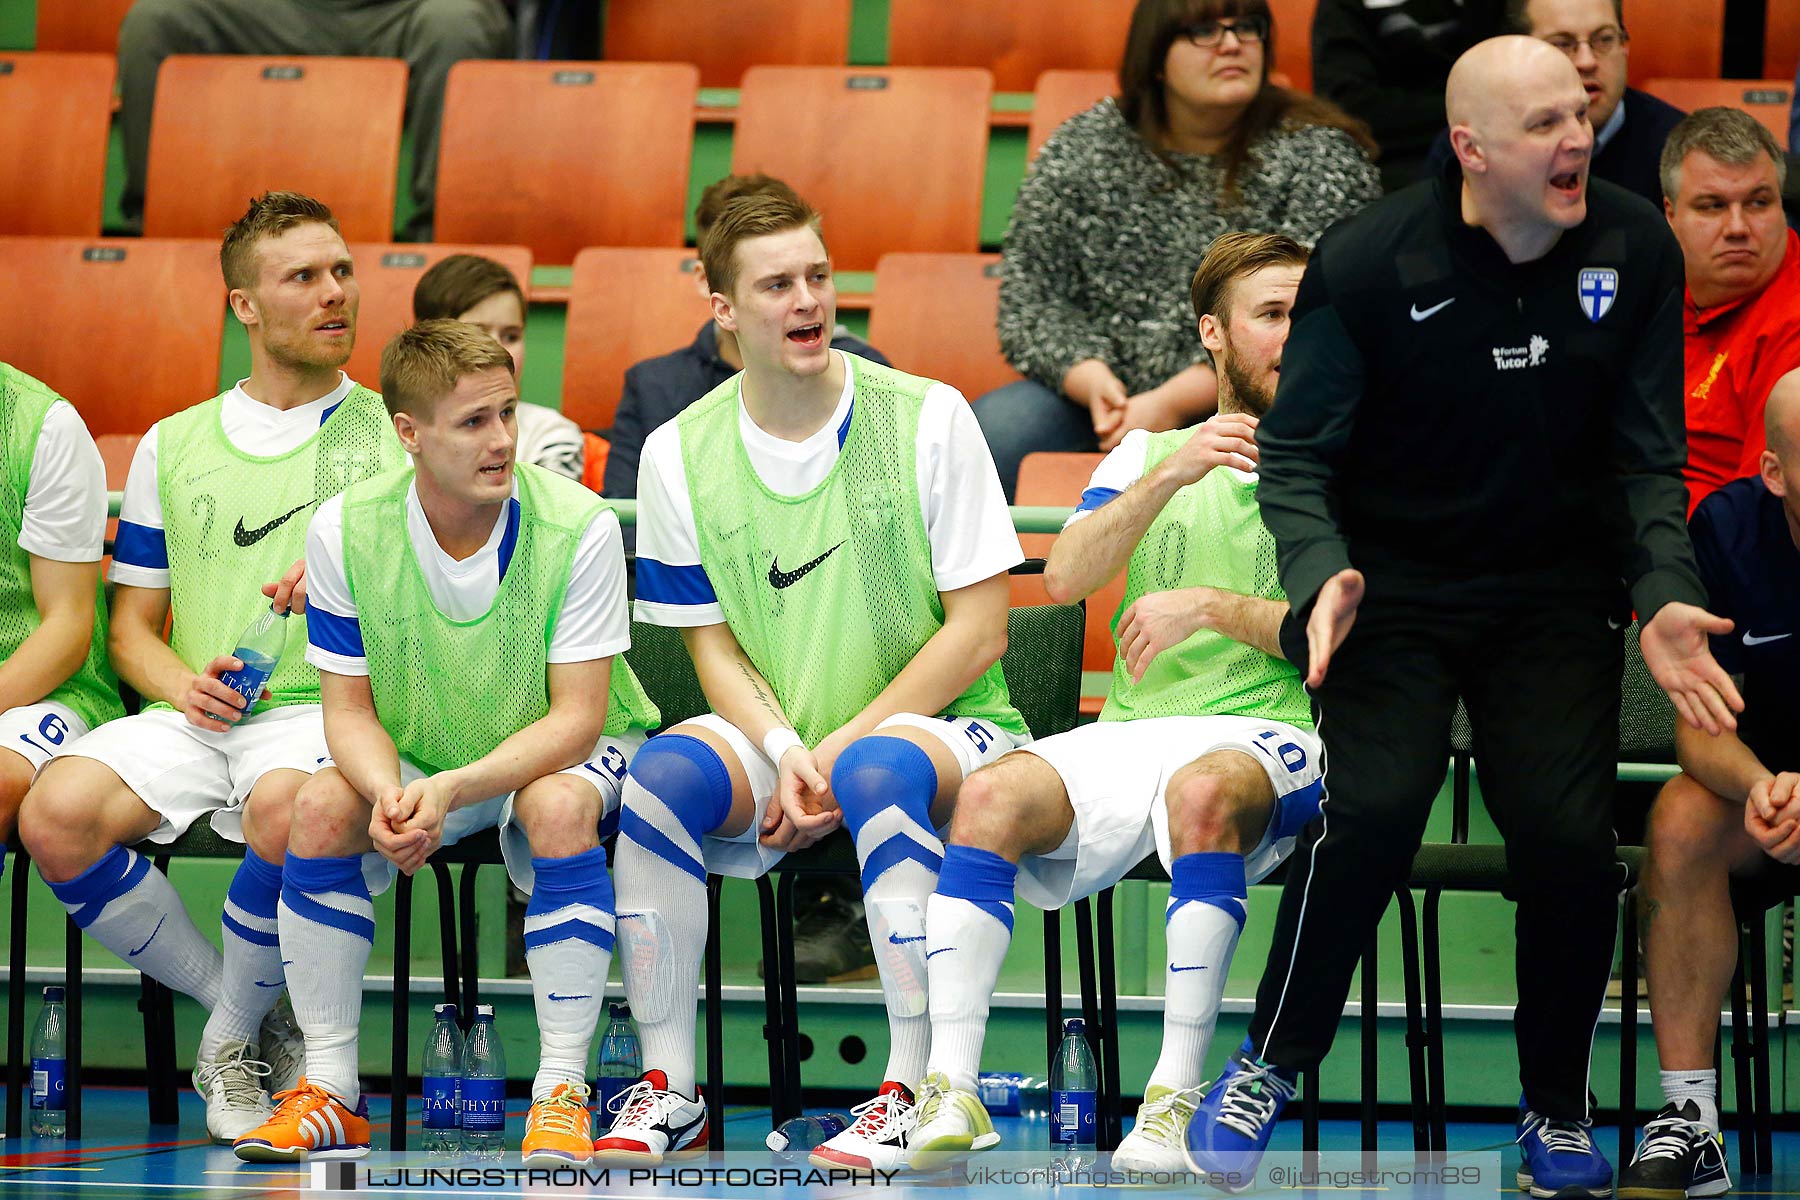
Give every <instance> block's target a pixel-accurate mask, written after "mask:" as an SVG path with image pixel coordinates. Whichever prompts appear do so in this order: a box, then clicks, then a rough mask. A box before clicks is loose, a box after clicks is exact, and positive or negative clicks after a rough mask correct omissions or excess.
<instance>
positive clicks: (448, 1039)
mask: <svg viewBox="0 0 1800 1200" xmlns="http://www.w3.org/2000/svg"><path fill="white" fill-rule="evenodd" d="M432 1012H433V1016H434V1018H435V1020H434V1023H433V1024H432V1026H431V1034H430V1036H428V1037H427V1038H426V1039H425V1059H424V1061H423V1062H422V1063H420V1064H419V1075H420V1077H421V1078H422V1079H423V1081H424V1097H425V1104H424V1111H423V1113H422V1114H421V1116H422V1118H423V1119H422V1120H421V1122H420V1124H421V1126H422V1132H421V1134H420V1141H421V1142H422V1143H423V1144H424V1147H425V1153H427V1154H429V1155H431V1156H432V1157H434V1158H448V1157H453V1156H454V1155H455V1154H456V1153H457V1152H458V1151H460V1150H461V1149H462V1124H461V1115H462V1064H463V1042H462V1030H460V1029H458V1028H457V1026H456V1005H454V1004H440V1005H438V1006H437V1008H435V1009H433V1010H432Z"/></svg>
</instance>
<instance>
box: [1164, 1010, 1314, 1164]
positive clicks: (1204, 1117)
mask: <svg viewBox="0 0 1800 1200" xmlns="http://www.w3.org/2000/svg"><path fill="white" fill-rule="evenodd" d="M1296 1078H1297V1076H1296V1075H1295V1073H1294V1072H1293V1071H1288V1070H1283V1069H1281V1068H1279V1067H1275V1066H1272V1065H1270V1064H1269V1063H1266V1062H1263V1061H1262V1060H1261V1059H1260V1058H1256V1057H1254V1052H1253V1050H1252V1047H1251V1045H1250V1039H1248V1038H1245V1039H1244V1044H1243V1045H1242V1046H1239V1047H1238V1049H1237V1052H1236V1053H1234V1054H1233V1055H1232V1056H1231V1058H1230V1060H1229V1061H1228V1062H1227V1063H1226V1064H1225V1073H1224V1074H1223V1075H1221V1076H1219V1078H1218V1080H1217V1081H1216V1082H1215V1083H1214V1084H1213V1085H1212V1087H1211V1088H1210V1089H1209V1090H1208V1091H1207V1093H1206V1098H1205V1099H1204V1100H1202V1101H1200V1107H1199V1108H1198V1109H1197V1110H1196V1111H1195V1113H1194V1116H1193V1119H1192V1120H1190V1121H1189V1122H1188V1127H1187V1161H1188V1166H1190V1167H1192V1168H1193V1170H1194V1172H1195V1173H1196V1174H1202V1175H1212V1176H1215V1177H1218V1178H1219V1179H1222V1180H1225V1181H1226V1182H1222V1183H1220V1184H1219V1186H1221V1187H1223V1188H1224V1189H1225V1190H1226V1191H1228V1192H1241V1191H1243V1190H1244V1189H1246V1188H1248V1187H1249V1186H1250V1185H1251V1183H1253V1182H1254V1181H1255V1179H1256V1166H1257V1164H1258V1163H1260V1162H1261V1161H1262V1156H1263V1151H1265V1150H1267V1149H1268V1148H1269V1139H1270V1138H1271V1137H1272V1136H1274V1133H1275V1122H1276V1121H1277V1120H1278V1119H1279V1118H1280V1116H1281V1110H1282V1109H1283V1108H1284V1107H1286V1106H1287V1102H1288V1101H1289V1100H1292V1099H1293V1098H1294V1093H1295V1092H1296V1091H1297V1090H1298V1089H1297V1087H1296V1083H1295V1081H1296Z"/></svg>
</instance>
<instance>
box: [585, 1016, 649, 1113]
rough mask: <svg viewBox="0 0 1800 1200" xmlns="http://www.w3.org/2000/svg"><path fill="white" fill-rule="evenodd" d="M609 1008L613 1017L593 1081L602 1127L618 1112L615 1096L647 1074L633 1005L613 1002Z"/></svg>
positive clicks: (629, 1088)
mask: <svg viewBox="0 0 1800 1200" xmlns="http://www.w3.org/2000/svg"><path fill="white" fill-rule="evenodd" d="M609 1010H610V1012H611V1014H612V1016H611V1019H610V1020H608V1021H607V1023H606V1033H605V1034H604V1035H603V1036H602V1037H601V1038H600V1069H599V1071H598V1072H596V1077H595V1080H594V1093H595V1094H596V1095H597V1096H598V1097H599V1098H600V1127H601V1128H602V1129H605V1128H608V1127H610V1126H611V1125H612V1119H613V1118H614V1117H616V1116H618V1115H619V1114H618V1113H616V1112H614V1111H613V1107H612V1102H613V1098H614V1097H615V1096H622V1095H624V1094H625V1093H626V1092H628V1091H630V1090H631V1085H632V1084H634V1083H636V1082H637V1081H638V1078H639V1077H640V1076H641V1075H643V1073H644V1056H643V1052H642V1050H641V1049H639V1044H638V1031H637V1026H636V1025H634V1024H633V1023H632V1021H631V1006H630V1005H629V1004H614V1005H610V1006H609Z"/></svg>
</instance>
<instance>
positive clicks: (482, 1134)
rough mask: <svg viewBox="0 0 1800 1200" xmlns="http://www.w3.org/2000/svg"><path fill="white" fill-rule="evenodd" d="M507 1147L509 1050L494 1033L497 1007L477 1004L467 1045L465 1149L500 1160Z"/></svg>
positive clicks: (463, 1099)
mask: <svg viewBox="0 0 1800 1200" xmlns="http://www.w3.org/2000/svg"><path fill="white" fill-rule="evenodd" d="M505 1145H506V1051H505V1050H504V1049H503V1048H502V1047H501V1045H500V1039H499V1037H498V1036H497V1035H496V1034H495V1032H494V1006H493V1005H491V1004H477V1005H476V1006H475V1024H474V1025H472V1026H470V1027H469V1040H468V1042H467V1043H466V1044H465V1045H464V1046H463V1074H462V1146H463V1152H464V1153H466V1154H468V1155H469V1156H470V1157H473V1158H482V1159H494V1158H499V1157H500V1155H501V1154H502V1153H503V1152H504V1150H505Z"/></svg>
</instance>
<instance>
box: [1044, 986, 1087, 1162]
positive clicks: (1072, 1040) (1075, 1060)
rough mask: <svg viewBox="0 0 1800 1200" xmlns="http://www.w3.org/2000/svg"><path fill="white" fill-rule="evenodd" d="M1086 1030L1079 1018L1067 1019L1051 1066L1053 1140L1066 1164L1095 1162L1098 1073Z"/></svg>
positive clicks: (1051, 1129)
mask: <svg viewBox="0 0 1800 1200" xmlns="http://www.w3.org/2000/svg"><path fill="white" fill-rule="evenodd" d="M1086 1030H1087V1025H1086V1023H1085V1022H1083V1021H1082V1020H1081V1019H1080V1018H1079V1017H1076V1018H1072V1019H1070V1020H1067V1021H1064V1022H1063V1040H1062V1045H1061V1046H1060V1047H1058V1048H1057V1051H1056V1061H1055V1062H1054V1063H1052V1064H1051V1066H1050V1143H1051V1147H1052V1148H1053V1149H1055V1150H1058V1151H1060V1152H1061V1154H1062V1159H1061V1161H1063V1162H1064V1163H1065V1164H1077V1163H1091V1162H1093V1161H1094V1150H1095V1139H1096V1137H1097V1135H1098V1133H1099V1122H1098V1121H1097V1120H1096V1113H1095V1104H1094V1099H1095V1091H1096V1089H1097V1087H1098V1084H1099V1072H1098V1071H1096V1070H1095V1069H1094V1054H1093V1051H1091V1050H1089V1049H1088V1044H1087V1036H1086Z"/></svg>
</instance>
